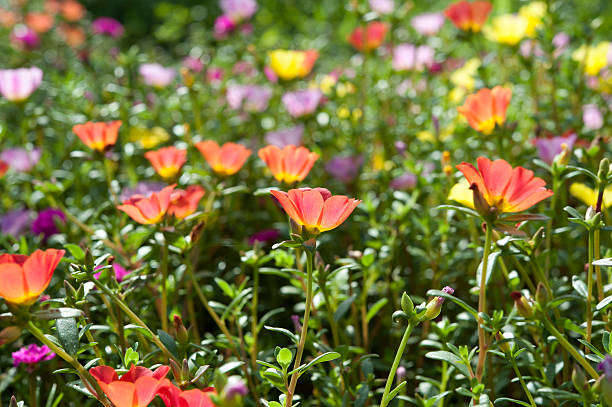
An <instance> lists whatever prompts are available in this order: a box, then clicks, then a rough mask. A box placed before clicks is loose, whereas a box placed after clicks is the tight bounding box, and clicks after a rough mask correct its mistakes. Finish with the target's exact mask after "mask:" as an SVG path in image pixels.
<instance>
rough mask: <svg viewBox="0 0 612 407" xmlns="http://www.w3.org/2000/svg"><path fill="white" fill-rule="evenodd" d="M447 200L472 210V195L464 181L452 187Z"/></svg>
mask: <svg viewBox="0 0 612 407" xmlns="http://www.w3.org/2000/svg"><path fill="white" fill-rule="evenodd" d="M448 199H449V200H450V201H455V202H459V203H460V204H461V205H463V206H467V207H468V208H472V209H474V193H473V192H472V190H471V189H470V183H469V182H467V180H465V179H463V180H461V181H460V182H458V183H457V184H455V185H453V187H452V188H451V190H450V192H449V193H448Z"/></svg>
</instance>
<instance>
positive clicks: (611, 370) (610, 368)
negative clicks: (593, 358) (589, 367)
mask: <svg viewBox="0 0 612 407" xmlns="http://www.w3.org/2000/svg"><path fill="white" fill-rule="evenodd" d="M597 370H599V371H600V372H604V375H605V376H606V379H608V380H611V379H612V357H611V356H610V355H606V358H605V359H604V360H603V361H602V362H601V363H600V364H598V365H597Z"/></svg>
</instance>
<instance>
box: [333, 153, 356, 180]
mask: <svg viewBox="0 0 612 407" xmlns="http://www.w3.org/2000/svg"><path fill="white" fill-rule="evenodd" d="M362 165H363V156H361V155H355V156H345V157H343V156H335V157H333V158H332V159H331V160H329V162H328V163H327V165H326V166H325V169H326V170H327V172H328V173H329V174H330V175H331V176H332V177H334V178H336V179H337V180H339V181H342V182H344V183H349V182H351V181H353V180H354V179H355V178H357V176H358V175H359V170H360V168H361V166H362Z"/></svg>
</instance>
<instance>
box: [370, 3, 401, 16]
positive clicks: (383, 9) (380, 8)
mask: <svg viewBox="0 0 612 407" xmlns="http://www.w3.org/2000/svg"><path fill="white" fill-rule="evenodd" d="M370 8H371V9H372V10H374V11H376V12H377V13H378V14H391V13H393V10H394V9H395V2H394V1H393V0H370Z"/></svg>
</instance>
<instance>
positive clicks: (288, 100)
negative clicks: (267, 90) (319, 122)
mask: <svg viewBox="0 0 612 407" xmlns="http://www.w3.org/2000/svg"><path fill="white" fill-rule="evenodd" d="M321 97H323V93H322V92H321V91H320V90H319V89H306V90H298V91H296V92H289V93H285V94H284V95H283V98H282V100H283V104H284V105H285V108H286V109H287V111H288V112H289V114H290V115H291V116H292V117H302V116H306V115H308V114H311V113H313V112H314V111H315V110H316V108H317V106H318V105H319V102H320V101H321Z"/></svg>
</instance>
